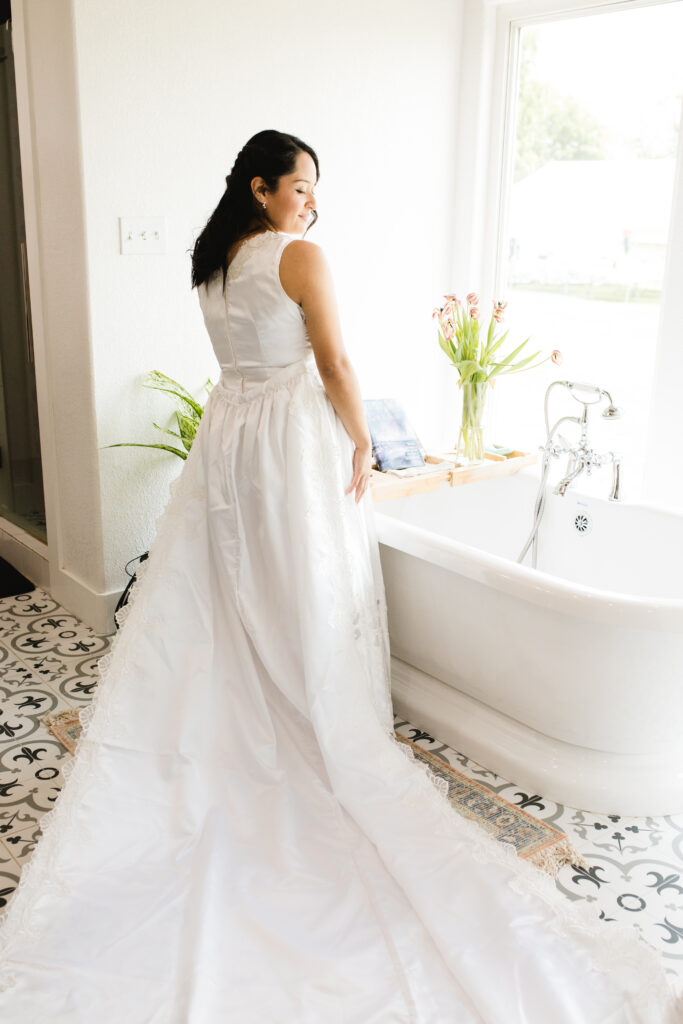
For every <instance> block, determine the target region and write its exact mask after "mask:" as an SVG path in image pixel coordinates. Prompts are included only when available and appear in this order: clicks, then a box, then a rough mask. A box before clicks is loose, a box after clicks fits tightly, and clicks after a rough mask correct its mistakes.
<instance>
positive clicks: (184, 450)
mask: <svg viewBox="0 0 683 1024" xmlns="http://www.w3.org/2000/svg"><path fill="white" fill-rule="evenodd" d="M142 386H143V387H146V388H154V389H155V390H157V391H165V392H166V393H167V394H170V395H173V397H174V398H175V400H176V403H177V405H178V408H177V409H176V414H175V415H176V423H177V426H178V429H177V430H167V429H166V428H165V427H160V426H159V424H158V423H152V425H153V426H154V427H155V428H156V429H157V430H160V431H161V433H162V434H170V435H171V437H175V438H177V439H178V441H180V445H181V446H180V447H175V446H174V445H171V444H161V443H157V444H151V443H148V442H142V441H119V442H117V443H116V444H105V445H102V447H103V448H123V447H130V448H159V449H160V450H161V451H165V452H172V453H173V455H177V456H178V457H179V458H181V459H186V458H187V454H188V452H189V451H190V449H191V447H192V442H193V441H194V439H195V435H196V433H197V427H198V426H199V423H200V420H201V418H202V414H203V412H204V406H203V405H201V403H199V402H197V401H196V400H195V399H194V398H193V397H192V395H191V394H190V392H189V391H187V390H186V389H185V388H184V387H183V386H182V384H179V383H178V381H176V380H173V378H172V377H167V376H166V374H165V373H161V371H160V370H150V371H149V372H148V373H147V376H146V377H145V379H144V380H143V381H142ZM203 387H204V389H205V391H206V392H207V394H210V393H211V389H212V388H213V382H212V381H211V379H210V378H207V380H206V382H205V384H204V385H203ZM148 555H149V551H145V552H144V553H143V554H142V555H138V556H137V558H138V561H140V562H144V561H145V559H146V558H147V557H148ZM131 561H132V559H131ZM128 564H130V563H128ZM126 572H128V565H126ZM128 575H129V576H130V579H129V581H128V583H127V584H126V588H125V590H124V591H123V593H122V594H121V597H120V598H119V600H118V602H117V605H116V608H115V610H114V624H115V626H116V629H118V628H119V624H118V622H117V621H116V612H118V611H119V610H120V609H121V608H123V606H124V605H125V604H127V602H128V597H129V594H130V589H131V587H132V586H133V583H134V582H135V579H136V574H135V573H133V574H132V575H131V574H130V573H128Z"/></svg>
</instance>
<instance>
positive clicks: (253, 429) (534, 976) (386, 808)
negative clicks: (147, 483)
mask: <svg viewBox="0 0 683 1024" xmlns="http://www.w3.org/2000/svg"><path fill="white" fill-rule="evenodd" d="M318 175H319V166H318V159H317V156H316V154H315V152H314V151H313V150H312V149H311V147H310V146H308V145H306V143H304V142H303V141H302V140H301V139H298V138H296V137H295V136H292V135H288V134H285V133H281V132H277V131H263V132H259V133H258V134H257V135H255V136H254V137H253V138H251V139H250V140H249V141H248V142H247V144H246V145H245V146H244V148H243V149H242V150H241V152H240V153H239V154H238V156H237V159H236V160H235V164H234V166H233V168H232V171H231V173H230V174H229V176H228V178H227V188H226V190H225V193H224V195H223V197H222V198H221V200H220V202H219V204H218V206H217V208H216V210H215V211H214V213H213V214H212V215H211V217H210V218H209V221H208V223H207V225H206V227H205V228H204V230H203V231H202V233H201V234H200V236H199V238H198V239H197V242H196V245H195V248H194V252H193V258H192V282H193V285H194V286H196V287H197V293H198V298H199V302H200V305H201V310H202V313H203V316H204V320H205V324H206V328H207V330H208V333H209V336H210V339H211V342H212V344H213V347H214V349H215V354H216V358H217V360H218V363H219V364H220V367H221V375H220V380H219V381H218V383H217V384H216V385H215V386H214V388H213V389H212V391H211V393H210V395H209V397H208V400H207V403H206V406H205V409H204V414H203V416H202V420H201V423H200V426H199V429H198V432H197V435H196V438H195V441H194V443H193V445H192V448H191V450H190V452H189V455H188V458H187V460H186V462H185V464H184V466H183V470H182V472H181V474H180V476H179V477H178V478H177V479H176V480H175V481H174V483H173V484H172V488H171V496H170V499H169V502H168V505H167V507H166V509H165V511H164V513H163V515H162V516H161V517H160V518H159V519H158V520H157V523H156V535H155V538H154V542H153V544H152V546H151V549H150V554H149V558H148V559H147V560H146V561H145V562H144V563H143V564H142V566H141V571H140V573H139V577H138V579H137V581H136V583H135V586H134V587H133V589H132V592H131V599H130V601H129V603H128V605H127V606H125V608H124V609H123V610H122V612H121V613H119V616H120V617H119V624H120V625H121V629H120V630H119V633H118V634H117V636H116V638H115V640H114V643H113V646H112V649H111V651H110V653H109V654H107V655H106V656H105V657H104V658H103V659H101V661H100V668H101V679H100V684H99V687H98V694H97V697H96V699H95V701H94V702H93V703H92V704H91V706H90V707H89V708H88V709H87V711H86V712H85V713H84V714H83V716H82V717H83V733H82V737H81V739H80V742H79V745H78V748H77V752H76V756H75V758H74V759H73V760H72V761H71V763H70V769H71V770H70V771H69V773H68V778H67V781H66V783H65V786H64V789H63V792H62V793H61V795H60V796H59V799H58V801H57V803H56V806H55V809H54V810H53V811H52V812H50V814H49V815H47V816H46V817H44V818H43V820H42V824H43V831H44V835H43V837H42V839H41V840H40V843H39V844H38V847H37V849H36V851H35V853H34V855H33V858H32V860H31V861H30V862H29V864H28V865H27V866H26V867H25V868H24V872H23V875H22V879H21V883H20V885H19V887H18V889H17V891H16V893H15V894H14V896H13V898H12V900H11V902H10V904H9V907H8V910H7V911H6V913H5V915H4V920H3V921H2V927H1V929H0V950H1V955H0V988H1V991H0V1020H2V1021H3V1024H38V1022H40V1024H42V1022H47V1021H50V1022H51V1024H93V1022H95V1021H96V1022H97V1024H224V1022H230V1024H232V1022H234V1024H257V1022H258V1024H549V1022H551V1021H552V1022H553V1024H674V1022H675V1021H677V1020H678V1021H680V1020H683V1006H682V1005H681V1001H680V1000H677V999H676V997H675V995H674V993H673V992H672V991H670V990H669V987H668V984H667V981H666V977H665V975H664V972H663V969H662V967H661V966H660V963H659V959H658V957H657V955H656V954H655V952H654V950H652V949H651V948H650V947H649V946H647V945H646V944H645V943H644V942H643V941H642V940H640V939H639V938H638V937H637V935H636V933H635V932H634V931H633V929H631V928H630V927H629V926H627V925H623V924H621V925H619V924H617V923H616V922H600V921H599V920H598V919H597V917H596V916H595V915H594V912H591V910H590V908H589V907H588V906H586V905H581V906H580V907H577V906H576V905H573V904H571V903H570V902H569V901H568V900H566V899H565V898H564V897H563V896H562V895H561V894H560V893H559V892H558V891H557V889H556V888H555V886H554V884H553V883H552V881H551V880H550V878H548V877H547V876H545V875H543V874H542V873H541V872H540V871H538V870H537V869H536V868H535V867H533V866H531V865H529V864H527V863H526V862H524V861H522V860H520V859H519V858H518V857H517V856H516V854H515V852H514V849H513V848H511V847H510V846H505V845H502V844H501V843H499V842H496V841H494V840H492V839H491V838H489V837H488V835H487V834H486V833H485V832H484V831H483V830H482V829H481V828H480V827H479V826H478V825H477V824H476V823H474V822H471V821H468V820H466V819H464V818H463V817H461V816H460V815H458V814H457V812H456V811H455V810H454V809H453V807H452V805H451V804H450V803H449V801H448V799H447V795H446V793H445V792H444V787H445V786H446V783H445V781H444V780H441V779H438V778H437V777H436V776H435V775H433V774H432V773H431V771H430V770H429V768H427V767H426V766H425V765H423V764H421V763H420V762H418V761H416V760H415V758H414V757H413V756H412V753H411V751H410V750H409V748H408V747H407V746H406V745H405V744H402V743H400V742H399V741H398V740H397V739H396V736H395V734H394V730H393V714H392V705H391V692H390V671H389V644H388V634H387V623H386V606H385V600H384V589H383V584H382V576H381V570H380V563H379V553H378V543H377V537H376V533H375V525H374V519H373V512H372V502H371V499H370V496H369V495H368V493H367V487H368V480H369V474H370V460H371V446H370V438H369V433H368V426H367V422H366V420H365V417H364V413H363V405H362V400H361V394H360V390H359V386H358V382H357V379H356V376H355V374H354V372H353V369H352V367H351V365H350V363H349V360H348V357H347V355H346V352H345V349H344V346H343V342H342V338H341V332H340V328H339V320H338V316H337V311H336V307H335V298H334V292H333V285H332V280H331V276H330V272H329V269H328V265H327V262H326V260H325V256H324V253H323V252H322V250H321V249H320V248H319V247H318V246H317V245H315V243H313V242H311V241H309V240H308V238H306V237H304V236H305V235H306V233H307V231H308V228H309V227H310V226H311V225H312V224H313V223H314V221H315V218H316V216H317V213H316V198H315V186H316V183H317V181H318Z"/></svg>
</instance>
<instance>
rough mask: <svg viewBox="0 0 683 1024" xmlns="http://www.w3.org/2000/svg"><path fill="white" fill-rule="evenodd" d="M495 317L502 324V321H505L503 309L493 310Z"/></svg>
mask: <svg viewBox="0 0 683 1024" xmlns="http://www.w3.org/2000/svg"><path fill="white" fill-rule="evenodd" d="M493 319H494V320H495V321H496V323H497V324H502V322H503V311H502V309H496V310H494V311H493Z"/></svg>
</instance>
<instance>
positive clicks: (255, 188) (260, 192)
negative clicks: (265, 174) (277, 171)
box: [251, 177, 268, 203]
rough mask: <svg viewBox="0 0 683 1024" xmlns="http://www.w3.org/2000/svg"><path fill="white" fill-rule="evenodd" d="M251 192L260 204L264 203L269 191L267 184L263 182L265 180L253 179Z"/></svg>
mask: <svg viewBox="0 0 683 1024" xmlns="http://www.w3.org/2000/svg"><path fill="white" fill-rule="evenodd" d="M251 191H252V194H253V196H254V199H255V200H256V201H257V202H258V203H262V202H263V200H264V199H265V196H266V193H267V191H268V189H267V188H266V183H265V181H264V180H263V178H260V177H257V178H252V179H251Z"/></svg>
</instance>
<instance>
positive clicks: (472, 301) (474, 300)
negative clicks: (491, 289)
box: [467, 292, 479, 306]
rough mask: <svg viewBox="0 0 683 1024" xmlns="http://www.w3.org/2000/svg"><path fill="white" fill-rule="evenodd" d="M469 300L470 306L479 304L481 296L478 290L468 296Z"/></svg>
mask: <svg viewBox="0 0 683 1024" xmlns="http://www.w3.org/2000/svg"><path fill="white" fill-rule="evenodd" d="M467 301H468V302H469V304H470V306H478V305H479V296H478V295H477V293H476V292H470V293H469V295H468V296H467Z"/></svg>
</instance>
